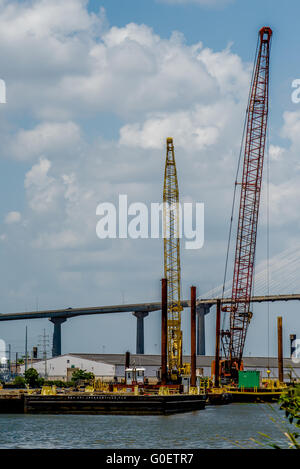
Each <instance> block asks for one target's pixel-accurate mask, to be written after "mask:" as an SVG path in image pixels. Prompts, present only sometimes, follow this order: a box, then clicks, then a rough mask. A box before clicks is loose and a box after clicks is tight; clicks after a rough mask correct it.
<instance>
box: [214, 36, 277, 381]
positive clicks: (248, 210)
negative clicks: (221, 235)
mask: <svg viewBox="0 0 300 469" xmlns="http://www.w3.org/2000/svg"><path fill="white" fill-rule="evenodd" d="M271 36H272V30H271V29H270V28H269V27H263V28H262V29H261V30H260V31H259V48H258V52H257V57H256V62H255V65H254V70H253V77H252V82H251V89H250V95H249V102H248V108H247V114H246V134H245V144H244V162H243V172H242V180H241V182H240V183H239V184H240V187H241V193H240V205H239V217H238V225H237V238H236V248H235V261H234V272H233V283H232V295H231V299H232V301H231V303H230V304H229V305H226V306H225V307H223V308H222V310H223V311H226V312H229V313H230V330H226V331H225V330H223V331H221V337H222V345H223V352H224V355H225V360H223V361H222V366H221V374H223V376H227V377H229V378H230V379H233V380H234V381H236V379H237V374H238V373H237V372H238V370H242V368H243V363H242V357H243V350H244V345H245V339H246V334H247V330H248V326H249V323H250V320H251V317H252V313H251V311H250V298H251V294H252V288H253V277H254V262H255V249H256V236H257V225H258V214H259V204H260V194H261V185H262V174H263V163H264V151H265V143H266V132H267V120H268V98H269V58H270V41H271Z"/></svg>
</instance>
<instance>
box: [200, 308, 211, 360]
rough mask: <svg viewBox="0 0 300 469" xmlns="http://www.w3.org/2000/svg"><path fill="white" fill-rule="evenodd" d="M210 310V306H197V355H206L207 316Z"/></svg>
mask: <svg viewBox="0 0 300 469" xmlns="http://www.w3.org/2000/svg"><path fill="white" fill-rule="evenodd" d="M210 308H211V305H210V304H200V305H198V306H197V355H205V316H206V314H208V313H209V311H210Z"/></svg>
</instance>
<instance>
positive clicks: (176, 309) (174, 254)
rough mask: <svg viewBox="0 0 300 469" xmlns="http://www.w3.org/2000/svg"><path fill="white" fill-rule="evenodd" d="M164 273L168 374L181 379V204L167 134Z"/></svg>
mask: <svg viewBox="0 0 300 469" xmlns="http://www.w3.org/2000/svg"><path fill="white" fill-rule="evenodd" d="M163 202H164V203H163V226H164V276H165V278H166V279H167V281H168V320H167V329H168V337H167V344H168V347H167V348H168V376H169V379H170V380H171V381H177V380H178V379H179V377H180V374H181V370H182V331H181V311H182V309H183V308H182V306H181V301H180V280H181V278H180V226H179V222H180V218H179V217H180V212H179V210H180V208H179V190H178V181H177V171H176V163H175V154H174V145H173V139H172V138H167V154H166V165H165V177H164V191H163Z"/></svg>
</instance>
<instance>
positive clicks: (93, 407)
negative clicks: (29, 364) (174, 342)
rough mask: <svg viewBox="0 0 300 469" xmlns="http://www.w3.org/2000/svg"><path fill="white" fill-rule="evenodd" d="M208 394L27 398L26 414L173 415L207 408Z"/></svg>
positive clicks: (73, 395) (82, 395)
mask: <svg viewBox="0 0 300 469" xmlns="http://www.w3.org/2000/svg"><path fill="white" fill-rule="evenodd" d="M205 403H206V395H202V394H201V395H188V394H173V395H165V396H157V395H140V396H135V395H130V394H128V395H126V394H124V395H122V394H100V395H99V394H93V395H86V394H62V395H59V394H56V395H51V396H41V395H34V394H31V395H26V396H24V412H25V413H34V414H37V413H38V414H110V415H169V414H175V413H182V412H192V411H197V410H200V409H204V407H205Z"/></svg>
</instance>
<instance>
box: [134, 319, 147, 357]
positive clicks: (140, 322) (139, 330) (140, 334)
mask: <svg viewBox="0 0 300 469" xmlns="http://www.w3.org/2000/svg"><path fill="white" fill-rule="evenodd" d="M132 314H133V316H135V317H136V319H137V322H136V353H137V355H141V354H142V355H143V354H144V353H145V344H144V318H145V317H146V316H148V314H149V313H147V312H146V311H145V312H143V311H136V312H135V313H132Z"/></svg>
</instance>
